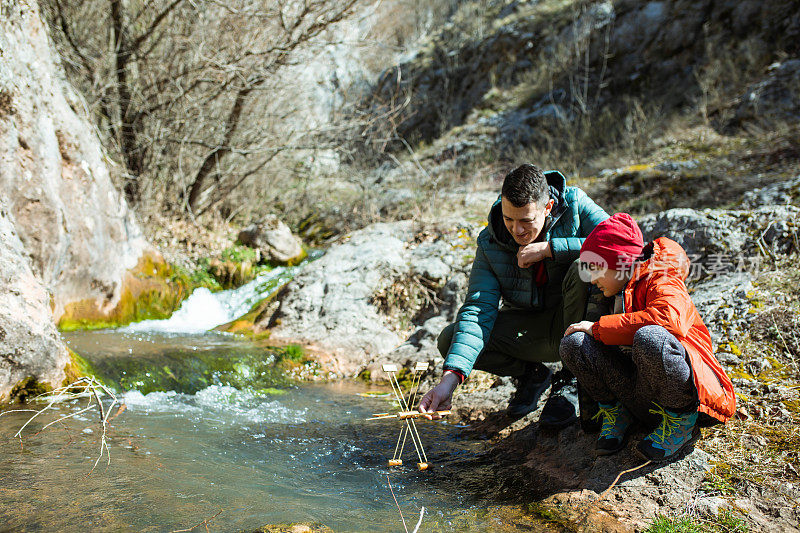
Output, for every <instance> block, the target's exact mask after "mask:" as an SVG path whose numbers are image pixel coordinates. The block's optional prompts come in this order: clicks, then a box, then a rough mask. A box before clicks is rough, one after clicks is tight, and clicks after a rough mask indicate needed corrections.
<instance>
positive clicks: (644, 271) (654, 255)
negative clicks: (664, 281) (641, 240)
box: [631, 237, 691, 281]
mask: <svg viewBox="0 0 800 533" xmlns="http://www.w3.org/2000/svg"><path fill="white" fill-rule="evenodd" d="M642 257H643V258H644V259H645V260H644V261H643V262H641V263H639V264H638V266H637V267H636V269H635V270H634V272H633V275H632V276H631V279H632V280H637V279H641V278H643V277H645V276H649V275H653V274H661V275H672V276H676V277H678V278H680V279H681V280H682V281H686V278H687V277H688V276H689V267H690V264H691V263H690V261H689V256H687V255H686V252H685V251H684V249H683V247H681V245H680V244H678V243H677V242H675V241H673V240H672V239H669V238H667V237H659V238H658V239H656V240H654V241H653V242H651V243H649V244H648V245H646V246H645V247H644V249H643V250H642Z"/></svg>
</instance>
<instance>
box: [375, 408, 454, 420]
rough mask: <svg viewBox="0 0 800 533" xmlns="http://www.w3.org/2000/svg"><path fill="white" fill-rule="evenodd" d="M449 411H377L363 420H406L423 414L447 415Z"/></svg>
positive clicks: (420, 416)
mask: <svg viewBox="0 0 800 533" xmlns="http://www.w3.org/2000/svg"><path fill="white" fill-rule="evenodd" d="M450 413H451V411H449V410H447V411H435V412H433V413H420V412H419V411H400V412H399V413H396V414H389V413H378V414H374V415H372V416H371V417H370V418H366V419H365V420H382V419H384V418H399V419H400V420H406V419H409V418H414V419H416V418H422V417H424V416H425V415H432V414H437V415H439V416H447V415H449V414H450Z"/></svg>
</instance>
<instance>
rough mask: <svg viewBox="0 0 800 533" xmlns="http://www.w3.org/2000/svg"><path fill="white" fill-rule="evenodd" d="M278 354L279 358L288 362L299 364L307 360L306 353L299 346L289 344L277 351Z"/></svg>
mask: <svg viewBox="0 0 800 533" xmlns="http://www.w3.org/2000/svg"><path fill="white" fill-rule="evenodd" d="M279 353H280V355H281V357H283V358H285V359H288V360H289V361H294V362H295V363H301V362H303V361H306V360H307V359H308V358H307V357H306V351H305V350H304V349H303V347H302V346H300V345H299V344H289V345H288V346H284V347H282V348H280V349H279Z"/></svg>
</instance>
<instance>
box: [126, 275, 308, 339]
mask: <svg viewBox="0 0 800 533" xmlns="http://www.w3.org/2000/svg"><path fill="white" fill-rule="evenodd" d="M295 268H296V267H295ZM293 270H294V268H293V267H289V268H285V267H277V268H274V269H273V270H270V271H269V272H265V273H263V274H260V275H259V276H258V277H256V279H254V280H253V281H251V282H250V283H247V284H245V285H242V286H241V287H239V288H238V289H232V290H229V291H220V292H216V293H214V292H211V291H210V290H208V289H206V288H205V287H200V288H199V289H195V290H194V292H192V294H191V295H190V296H189V297H188V298H187V299H186V300H185V301H184V302H183V303H182V304H181V307H180V309H178V310H177V311H175V313H173V315H172V316H171V317H170V318H167V319H165V320H143V321H141V322H135V323H133V324H129V325H128V326H126V327H124V328H120V331H126V332H145V331H149V332H160V333H204V332H206V331H208V330H210V329H213V328H215V327H217V326H219V325H220V324H225V323H227V322H230V321H231V320H234V319H236V318H239V317H240V316H242V315H244V314H245V313H247V312H248V311H250V309H251V308H252V307H253V305H255V304H256V302H258V301H259V300H261V299H263V298H266V297H267V296H269V295H270V294H271V293H272V292H274V291H275V290H276V289H277V288H279V287H280V286H281V285H282V284H283V283H285V282H286V281H288V280H289V279H291V277H292V271H293Z"/></svg>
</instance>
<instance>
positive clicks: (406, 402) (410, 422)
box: [367, 363, 450, 470]
mask: <svg viewBox="0 0 800 533" xmlns="http://www.w3.org/2000/svg"><path fill="white" fill-rule="evenodd" d="M427 369H428V363H417V364H416V365H414V374H413V375H412V377H411V388H410V391H409V394H408V398H406V397H405V396H404V395H403V389H402V388H401V387H400V382H399V381H398V380H397V365H383V371H384V372H386V373H387V374H388V375H389V383H391V385H392V390H393V391H394V395H395V398H397V401H398V402H399V403H400V409H401V410H400V411H399V412H397V413H376V414H374V415H372V417H370V418H367V420H384V419H389V418H394V419H397V420H400V421H401V422H402V426H401V427H400V435H399V436H398V437H397V445H396V446H395V447H394V455H393V456H392V458H391V459H389V466H400V465H402V464H403V459H402V458H401V457H402V455H403V450H404V449H405V446H406V440H407V439H408V437H411V442H412V443H413V444H414V449H415V450H416V452H417V458H418V459H419V462H418V463H417V468H419V469H420V470H426V469H427V468H428V466H429V464H428V457H427V456H426V455H425V449H424V448H423V447H422V440H421V439H420V437H419V431H418V430H417V425H416V424H415V423H414V421H415V420H416V419H417V418H420V417H423V416H425V415H426V414H433V413H420V412H419V411H412V408H413V407H414V402H415V401H416V398H417V393H418V392H419V386H420V383H421V382H422V375H423V374H424V373H425V371H426V370H427ZM436 414H438V415H439V416H446V415H449V414H450V411H436Z"/></svg>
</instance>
